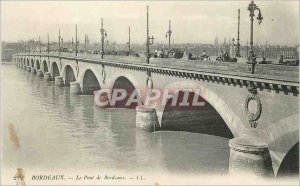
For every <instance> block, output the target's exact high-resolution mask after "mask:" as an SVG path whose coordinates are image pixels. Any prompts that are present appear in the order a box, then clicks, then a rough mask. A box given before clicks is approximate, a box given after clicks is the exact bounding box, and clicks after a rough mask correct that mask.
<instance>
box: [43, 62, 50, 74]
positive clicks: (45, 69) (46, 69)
mask: <svg viewBox="0 0 300 186" xmlns="http://www.w3.org/2000/svg"><path fill="white" fill-rule="evenodd" d="M43 68H44V69H43V70H44V72H48V71H49V70H48V64H47V62H46V61H45V60H44V61H43Z"/></svg>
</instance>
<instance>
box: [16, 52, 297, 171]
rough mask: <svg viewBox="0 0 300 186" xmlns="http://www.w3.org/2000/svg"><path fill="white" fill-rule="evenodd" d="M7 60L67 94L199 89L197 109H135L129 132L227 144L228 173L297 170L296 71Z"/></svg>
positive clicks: (125, 60) (121, 60) (53, 58)
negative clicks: (202, 137)
mask: <svg viewBox="0 0 300 186" xmlns="http://www.w3.org/2000/svg"><path fill="white" fill-rule="evenodd" d="M13 61H14V62H15V63H16V65H17V66H19V67H20V68H23V69H25V70H27V71H29V72H32V73H36V74H37V75H38V76H40V77H43V76H44V78H45V80H52V81H53V80H55V85H57V86H63V85H64V86H70V89H71V93H78V94H93V92H94V91H96V90H99V89H103V88H110V89H111V90H113V89H114V88H115V87H123V88H126V90H129V91H132V90H133V89H142V90H149V89H152V88H153V89H160V90H163V89H170V88H171V89H172V88H173V89H175V88H180V89H181V90H188V91H191V92H193V91H194V90H196V89H200V90H201V91H200V93H199V96H201V98H203V99H204V100H205V103H206V104H205V109H202V110H199V109H197V108H193V109H189V110H186V109H182V108H180V107H179V108H178V107H176V108H175V107H174V108H173V107H172V106H169V105H166V106H160V105H159V104H156V105H153V106H152V107H151V108H149V107H143V106H139V107H137V108H136V111H137V116H136V117H137V118H136V126H137V127H138V128H143V129H145V130H148V131H153V130H155V131H157V130H183V131H189V132H199V133H205V134H210V135H217V136H222V137H226V138H230V139H231V140H230V142H229V146H230V148H231V152H230V153H231V154H230V167H229V172H230V173H235V172H239V171H247V172H251V173H258V174H264V175H265V174H271V175H273V176H274V175H275V176H277V175H280V174H281V172H282V174H283V173H284V171H287V172H289V171H292V170H296V169H297V168H298V165H295V164H299V163H298V156H299V154H298V145H299V135H298V134H299V126H298V123H299V104H298V103H299V100H298V91H299V80H298V73H299V69H298V67H293V66H283V65H271V64H257V65H255V66H252V65H251V64H238V63H224V62H204V61H189V60H176V59H155V58H153V59H152V58H151V59H150V64H147V63H146V62H145V59H144V58H141V57H128V56H124V57H122V56H104V59H100V56H97V55H83V54H80V56H74V54H66V53H62V54H60V55H59V54H58V53H21V54H16V55H14V56H13ZM252 68H254V69H252ZM252 70H253V71H254V73H252ZM194 93H195V92H194ZM141 94H144V92H143V91H142V93H141ZM139 96H141V97H143V95H139ZM121 106H122V105H121ZM295 166H296V168H295Z"/></svg>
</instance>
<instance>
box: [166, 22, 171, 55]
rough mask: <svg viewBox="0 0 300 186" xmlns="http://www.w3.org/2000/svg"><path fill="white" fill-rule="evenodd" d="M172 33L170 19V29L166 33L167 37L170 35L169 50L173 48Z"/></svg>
mask: <svg viewBox="0 0 300 186" xmlns="http://www.w3.org/2000/svg"><path fill="white" fill-rule="evenodd" d="M171 35H172V30H171V20H169V30H168V31H167V33H166V38H168V37H169V48H168V49H169V52H170V50H171Z"/></svg>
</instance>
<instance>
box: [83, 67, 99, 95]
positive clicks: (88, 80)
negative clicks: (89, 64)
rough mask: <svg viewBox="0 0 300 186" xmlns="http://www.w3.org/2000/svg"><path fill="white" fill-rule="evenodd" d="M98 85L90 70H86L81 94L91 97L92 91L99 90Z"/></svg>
mask: <svg viewBox="0 0 300 186" xmlns="http://www.w3.org/2000/svg"><path fill="white" fill-rule="evenodd" d="M100 88H101V87H100V83H99V81H98V79H97V77H96V75H95V74H94V73H93V71H92V70H90V69H87V70H86V71H85V72H84V76H83V83H82V94H85V95H93V94H94V91H97V90H100Z"/></svg>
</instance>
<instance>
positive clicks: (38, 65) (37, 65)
mask: <svg viewBox="0 0 300 186" xmlns="http://www.w3.org/2000/svg"><path fill="white" fill-rule="evenodd" d="M40 68H41V67H40V62H39V60H36V69H37V70H40Z"/></svg>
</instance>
